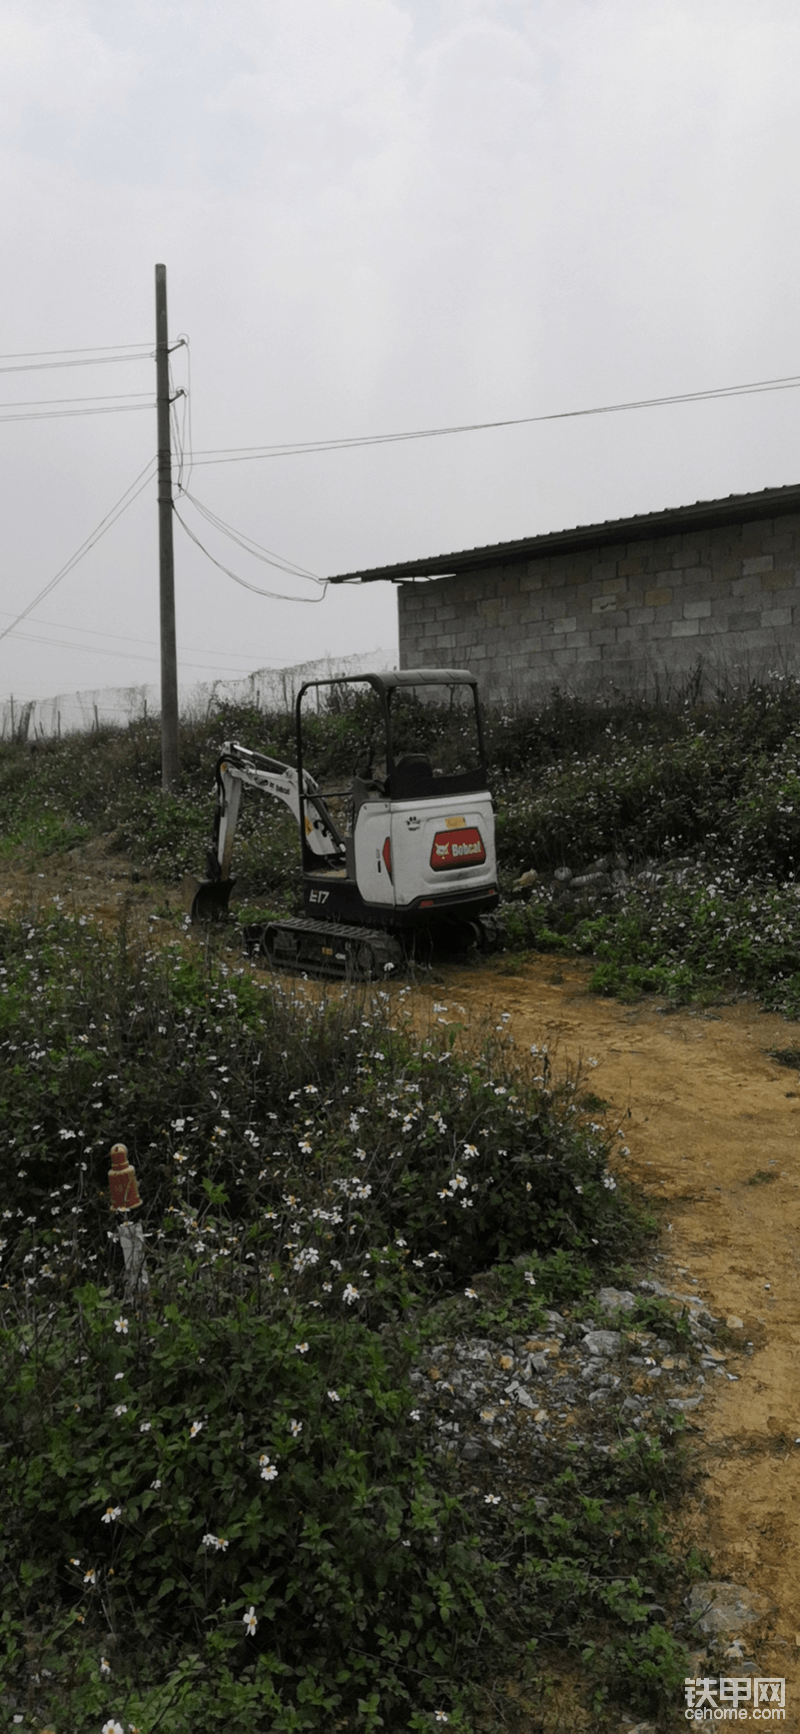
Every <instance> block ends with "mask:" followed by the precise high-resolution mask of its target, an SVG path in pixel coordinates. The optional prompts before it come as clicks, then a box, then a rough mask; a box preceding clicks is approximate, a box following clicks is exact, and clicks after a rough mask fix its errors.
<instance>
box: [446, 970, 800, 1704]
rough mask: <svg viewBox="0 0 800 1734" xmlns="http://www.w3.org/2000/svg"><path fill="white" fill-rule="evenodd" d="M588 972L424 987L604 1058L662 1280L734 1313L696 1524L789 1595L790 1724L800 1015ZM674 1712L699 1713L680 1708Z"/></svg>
mask: <svg viewBox="0 0 800 1734" xmlns="http://www.w3.org/2000/svg"><path fill="white" fill-rule="evenodd" d="M589 973H590V970H589V965H588V964H584V963H582V962H578V961H574V962H573V961H567V962H564V961H561V960H559V961H558V962H557V963H555V962H554V960H553V959H552V958H551V957H541V956H538V957H532V958H531V959H530V960H529V961H527V962H525V963H524V964H522V965H521V966H520V967H519V969H518V970H517V971H516V972H515V973H514V974H507V973H504V961H503V959H502V958H499V959H497V960H495V961H493V962H492V963H490V964H488V965H484V966H482V967H480V968H477V969H463V968H460V969H453V970H452V971H448V972H446V974H445V975H444V976H443V977H442V978H441V979H440V980H439V981H438V983H437V984H436V986H435V988H434V987H431V988H430V989H428V988H427V987H425V988H418V989H417V994H418V995H419V994H422V995H423V996H426V997H427V995H428V994H429V993H430V996H431V998H436V1000H437V1001H438V1002H446V1003H447V1004H448V1007H449V1008H452V1007H453V1005H454V1002H458V1003H459V1004H460V1005H461V1006H463V1007H464V1008H465V1009H466V1011H467V1014H468V1017H469V1019H470V1021H472V1022H476V1023H477V1022H479V1021H480V1020H481V1019H484V1018H486V1017H487V1016H489V1015H492V1014H496V1016H495V1021H498V1019H499V1016H500V1015H501V1014H502V1013H503V1012H507V1013H509V1014H510V1029H511V1032H512V1035H513V1037H514V1040H515V1041H516V1043H517V1045H518V1046H519V1048H520V1049H521V1050H522V1051H524V1050H525V1048H527V1047H529V1046H530V1044H531V1043H532V1042H536V1043H538V1044H539V1045H540V1046H541V1045H542V1043H543V1042H544V1043H547V1044H548V1046H549V1048H550V1051H551V1053H552V1052H553V1051H554V1050H557V1053H558V1055H559V1057H560V1058H561V1060H562V1061H565V1060H570V1061H576V1060H578V1059H583V1060H584V1061H586V1060H587V1059H588V1058H589V1057H590V1056H591V1057H592V1058H594V1059H596V1060H597V1062H598V1063H597V1066H596V1067H595V1068H592V1069H591V1071H590V1072H589V1074H588V1077H589V1079H590V1087H591V1089H592V1091H593V1092H594V1093H595V1094H596V1095H597V1096H598V1097H599V1098H601V1099H602V1100H604V1101H605V1102H607V1104H608V1110H607V1111H608V1113H609V1115H610V1116H611V1118H612V1119H613V1118H614V1116H616V1117H617V1118H618V1120H619V1123H620V1125H621V1126H622V1127H623V1129H624V1132H625V1146H626V1147H627V1149H628V1150H629V1152H630V1154H629V1155H628V1156H623V1155H618V1156H617V1158H616V1166H617V1171H618V1173H621V1174H626V1175H628V1176H630V1177H632V1178H634V1179H635V1180H636V1182H637V1184H639V1185H640V1186H641V1187H642V1189H643V1190H644V1191H645V1192H646V1193H647V1194H648V1195H649V1196H650V1197H651V1198H652V1199H653V1200H654V1201H655V1202H656V1203H657V1204H659V1205H660V1206H661V1207H662V1209H663V1216H664V1251H665V1253H666V1254H667V1260H666V1261H665V1263H663V1264H662V1265H660V1266H659V1276H660V1278H661V1280H662V1281H664V1282H665V1283H668V1284H669V1286H670V1287H672V1288H675V1289H677V1290H684V1291H685V1292H687V1293H691V1294H698V1295H701V1296H702V1298H703V1300H704V1301H705V1303H706V1304H707V1306H708V1307H709V1308H710V1310H711V1312H712V1313H713V1314H714V1315H715V1316H716V1317H717V1318H719V1319H720V1320H722V1321H726V1320H730V1321H732V1323H731V1328H730V1349H729V1352H728V1358H727V1360H726V1362H725V1363H724V1371H723V1372H721V1373H720V1374H719V1375H718V1376H716V1377H713V1376H709V1378H708V1382H707V1398H706V1402H705V1403H704V1404H703V1408H702V1410H701V1411H700V1414H699V1416H695V1417H692V1426H693V1428H696V1440H697V1447H696V1448H697V1451H698V1454H699V1458H700V1463H701V1467H702V1469H703V1472H704V1479H703V1483H702V1489H703V1490H702V1494H701V1497H700V1498H699V1500H698V1502H697V1504H696V1506H695V1509H694V1510H693V1511H692V1513H691V1514H690V1518H689V1523H688V1534H689V1535H690V1536H691V1539H693V1540H694V1541H695V1543H696V1544H697V1545H698V1546H701V1547H703V1548H704V1549H705V1550H706V1551H707V1552H708V1554H709V1555H710V1556H711V1561H712V1575H713V1576H714V1577H715V1578H725V1579H731V1580H733V1581H734V1582H736V1583H743V1584H746V1585H747V1586H748V1587H749V1588H750V1589H751V1590H754V1591H758V1592H761V1593H763V1594H764V1595H766V1596H767V1597H768V1598H769V1600H770V1602H771V1603H772V1604H773V1605H774V1607H775V1609H776V1610H777V1611H776V1614H775V1617H774V1620H773V1621H772V1622H771V1625H772V1632H771V1635H770V1637H769V1638H767V1639H766V1640H765V1641H764V1642H762V1643H761V1644H759V1646H758V1660H759V1664H760V1666H761V1668H762V1671H763V1672H764V1673H774V1674H778V1675H783V1676H785V1678H786V1696H787V1711H786V1722H785V1724H783V1725H784V1726H786V1727H787V1728H795V1729H798V1728H800V1715H799V1714H798V1711H800V1656H799V1655H798V1644H800V1443H796V1441H797V1440H800V1390H799V1389H798V1379H799V1375H800V1296H799V1295H798V1276H799V1275H800V1159H799V1156H800V1146H799V1143H798V1140H799V1139H800V1075H798V1072H796V1071H794V1070H792V1069H791V1068H790V1067H787V1066H786V1065H781V1064H778V1063H776V1061H775V1060H773V1059H772V1058H771V1057H770V1055H769V1052H768V1050H769V1049H771V1048H773V1049H778V1050H780V1049H784V1050H785V1049H789V1048H791V1047H792V1046H794V1045H796V1043H795V1035H794V1031H793V1026H792V1025H789V1024H787V1023H786V1021H785V1020H784V1019H783V1018H781V1017H777V1016H774V1015H772V1014H765V1013H763V1012H762V1011H761V1010H760V1009H759V1007H758V1005H756V1004H753V1003H745V1004H737V1005H730V1006H722V1007H719V1008H716V1009H715V1010H713V1011H696V1010H693V1009H684V1010H680V1011H674V1010H670V1009H669V1008H664V1007H663V1006H661V1005H659V1004H657V1003H653V1002H651V1001H644V1002H642V1003H640V1004H638V1005H635V1006H627V1005H622V1004H620V1003H619V1002H618V1001H615V1000H605V999H599V998H598V997H597V996H596V995H594V994H591V993H590V992H589V991H588V988H587V981H588V976H589ZM437 1015H440V1016H441V1015H448V1014H444V1013H439V1014H437ZM449 1015H451V1016H452V1015H456V1016H457V1015H459V1014H457V1013H454V1012H453V1011H452V1009H451V1010H450V1012H449ZM665 1272H666V1274H665ZM735 1321H740V1323H736V1322H735ZM748 1344H752V1348H748ZM728 1373H732V1374H733V1375H734V1379H729V1377H728ZM730 1671H731V1672H732V1673H735V1672H736V1668H735V1664H734V1663H733V1662H731V1664H730ZM675 1726H676V1728H677V1727H678V1726H686V1724H685V1722H684V1720H683V1715H682V1711H679V1712H677V1713H676V1720H675Z"/></svg>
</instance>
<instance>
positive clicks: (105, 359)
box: [0, 344, 155, 373]
mask: <svg viewBox="0 0 800 1734" xmlns="http://www.w3.org/2000/svg"><path fill="white" fill-rule="evenodd" d="M55 353H56V354H57V353H59V352H58V351H56V352H55ZM154 353H155V352H154V350H153V346H152V344H151V345H150V348H149V350H148V351H147V353H146V354H145V355H142V354H136V355H134V354H133V353H132V352H131V353H129V354H126V355H87V356H86V358H85V359H84V360H74V361H21V362H18V363H15V364H14V366H13V367H0V373H42V372H45V371H46V370H47V369H49V368H55V367H111V366H115V365H116V363H117V362H118V361H152V359H153V355H154Z"/></svg>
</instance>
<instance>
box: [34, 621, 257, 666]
mask: <svg viewBox="0 0 800 1734" xmlns="http://www.w3.org/2000/svg"><path fill="white" fill-rule="evenodd" d="M0 615H2V616H4V617H5V616H8V615H9V610H8V609H7V608H0ZM28 624H29V626H51V627H53V628H54V630H55V631H56V632H62V631H63V632H80V633H85V634H86V635H87V636H88V637H89V638H112V639H114V641H115V642H116V643H119V644H145V645H147V647H148V649H149V650H157V649H158V639H157V638H135V637H134V636H133V634H132V633H130V632H99V631H98V630H97V629H96V628H95V627H92V626H78V625H77V623H76V622H75V621H66V620H44V619H42V616H41V615H34V616H33V618H31V617H30V616H29V617H28ZM12 636H13V637H14V638H26V639H28V640H30V641H31V642H32V643H33V642H35V643H38V644H61V643H62V640H61V639H60V638H53V639H51V638H36V639H35V638H34V634H33V633H31V632H14V633H12ZM69 648H71V649H73V650H81V649H85V650H88V651H91V652H92V654H94V653H95V652H96V653H97V654H99V655H100V656H102V655H103V653H104V651H105V648H106V647H105V645H103V644H87V645H80V644H75V645H72V646H70V647H69ZM184 650H188V651H191V652H193V653H194V654H195V655H197V656H213V655H214V651H213V650H208V649H206V647H205V646H204V645H199V644H186V645H184ZM228 655H229V656H236V657H239V659H240V660H241V661H242V662H246V663H247V665H248V667H249V665H250V663H251V661H252V658H251V657H250V656H249V654H248V653H247V652H246V651H228Z"/></svg>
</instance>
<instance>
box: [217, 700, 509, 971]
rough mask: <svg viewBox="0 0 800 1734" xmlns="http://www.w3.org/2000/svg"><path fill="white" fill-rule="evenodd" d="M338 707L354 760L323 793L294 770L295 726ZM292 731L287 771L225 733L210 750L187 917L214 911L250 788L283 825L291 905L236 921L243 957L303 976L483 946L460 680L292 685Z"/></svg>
mask: <svg viewBox="0 0 800 1734" xmlns="http://www.w3.org/2000/svg"><path fill="white" fill-rule="evenodd" d="M349 689H360V691H353V692H350V691H349ZM348 704H349V705H350V706H351V707H353V706H354V705H355V706H356V707H360V708H357V709H356V710H355V711H354V714H355V715H357V716H358V717H359V719H362V720H363V726H364V729H365V731H366V735H367V738H366V740H365V743H364V747H363V752H362V754H361V757H362V759H363V762H360V763H359V765H358V767H357V769H356V770H355V772H354V775H353V778H352V781H351V782H350V783H349V784H348V786H347V787H335V786H332V787H330V788H324V789H323V788H321V787H320V786H319V785H318V783H317V782H315V780H314V778H313V777H312V776H311V775H310V773H309V772H308V771H307V770H306V769H305V765H304V758H305V749H306V745H307V735H308V733H309V722H310V719H313V718H314V716H315V712H316V713H319V712H320V711H329V710H331V709H333V710H335V709H336V708H337V707H340V708H343V707H347V705H348ZM310 726H311V730H312V731H313V721H311V724H310ZM295 730H296V764H295V765H294V766H293V765H288V764H284V763H282V762H281V761H280V760H277V759H273V758H270V757H269V756H268V755H266V754H264V753H259V752H254V751H252V750H250V749H249V748H247V747H245V746H242V745H241V744H240V743H239V742H237V741H227V742H226V743H225V745H224V746H223V748H222V752H221V754H220V758H219V761H218V763H217V770H216V785H217V809H216V815H215V819H214V832H213V841H212V845H211V848H210V849H209V852H208V858H207V865H208V877H207V879H206V880H205V881H204V882H202V883H198V882H197V881H196V880H190V881H189V882H188V905H189V909H190V913H191V916H192V919H193V920H199V921H205V920H212V919H214V918H216V917H218V916H220V915H223V914H225V912H226V911H227V909H228V900H229V898H230V894H231V891H232V889H233V886H234V884H235V880H234V879H232V878H231V863H232V857H233V844H234V836H235V832H236V823H237V819H238V816H239V806H240V802H241V797H242V791H243V790H245V789H251V790H255V791H257V792H258V793H259V794H263V795H272V796H273V797H274V798H276V799H277V800H279V801H282V802H284V803H285V805H286V806H287V807H289V809H290V810H291V812H292V813H293V815H294V818H295V820H296V821H297V825H298V831H299V840H300V868H301V875H302V886H303V904H304V911H305V913H304V914H303V915H302V916H295V917H293V916H287V917H275V918H272V919H267V920H264V921H260V922H256V923H253V924H250V925H249V926H248V927H246V928H245V930H244V932H245V940H246V943H247V946H248V949H249V950H250V952H251V954H252V953H260V954H261V955H264V956H266V957H267V958H268V959H269V960H270V961H271V962H272V963H273V964H274V965H275V966H276V967H278V968H288V969H295V970H298V969H299V970H303V971H307V972H308V973H309V974H313V975H329V976H343V977H348V976H354V975H355V976H362V977H367V978H374V977H376V976H380V975H383V974H385V973H390V972H392V971H398V972H399V971H400V970H401V969H402V967H403V965H404V963H405V961H406V959H407V958H408V957H410V956H414V957H417V958H419V959H421V960H425V959H426V958H427V957H429V956H430V954H431V951H432V949H433V946H434V944H435V943H436V942H437V940H439V939H444V941H445V942H446V943H448V944H449V945H450V946H453V947H458V946H459V945H463V946H466V945H471V944H477V945H478V946H479V947H480V948H481V949H482V950H492V949H494V948H495V947H496V945H497V943H498V939H499V931H498V927H497V923H496V921H495V920H494V918H493V914H492V911H493V910H494V909H495V908H496V906H497V903H498V889H497V865H496V857H495V836H494V813H493V808H492V798H491V795H490V794H489V791H488V788H487V777H486V759H485V751H484V743H483V730H482V725H481V713H480V705H479V700H478V687H477V681H476V680H475V678H474V676H473V675H472V674H470V673H469V672H468V671H467V670H466V669H404V670H402V671H401V672H399V673H398V672H387V673H383V674H364V675H351V676H346V677H343V678H341V679H338V680H336V679H331V680H313V681H306V682H305V684H304V685H303V686H302V687H301V688H300V690H299V692H298V695H297V700H296V705H295Z"/></svg>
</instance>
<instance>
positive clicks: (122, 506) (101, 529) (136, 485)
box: [0, 458, 156, 639]
mask: <svg viewBox="0 0 800 1734" xmlns="http://www.w3.org/2000/svg"><path fill="white" fill-rule="evenodd" d="M155 463H156V461H155V458H149V459H148V461H147V463H146V464H145V467H144V469H143V470H140V471H139V474H138V476H136V477H135V479H134V480H133V481H132V482H131V484H130V487H128V488H126V489H125V492H124V494H122V495H121V496H120V498H119V499H118V500H117V502H116V505H114V506H112V507H111V510H110V512H106V515H105V517H104V518H101V519H100V523H99V524H98V525H97V526H96V528H95V529H94V530H92V532H91V534H90V535H88V536H87V537H86V540H85V542H82V543H81V545H80V547H79V548H77V549H76V551H75V553H74V554H72V555H70V558H69V560H67V561H66V562H65V564H64V565H63V566H62V567H61V568H60V570H59V571H58V572H56V575H55V577H54V578H51V579H50V580H49V582H48V583H47V584H45V585H43V587H42V589H41V590H40V591H39V594H38V596H34V598H33V601H32V602H29V603H28V606H27V608H23V609H22V611H21V613H19V614H17V615H16V616H15V618H14V619H13V620H12V622H11V625H10V626H4V627H3V628H2V630H0V639H3V638H8V636H9V633H11V632H13V631H14V628H15V626H19V623H20V621H21V620H27V617H28V615H29V614H32V613H33V610H34V608H37V607H38V605H39V603H40V602H43V601H44V599H45V597H46V596H49V595H50V592H51V590H55V587H56V585H57V584H60V583H61V580H62V578H66V576H67V573H68V572H71V571H72V570H73V568H74V567H75V566H77V565H78V563H79V562H80V561H81V560H83V559H84V557H85V556H86V555H87V554H88V553H89V552H90V551H91V549H92V548H93V547H94V546H95V544H96V543H97V542H99V541H100V539H101V537H102V536H105V535H106V533H107V531H108V530H110V529H111V526H112V524H115V523H116V521H117V519H118V518H121V517H122V514H123V512H127V510H128V507H129V506H132V505H133V502H134V500H136V499H138V497H139V495H140V494H141V493H142V492H143V491H144V489H145V488H146V487H147V484H148V482H149V481H150V480H151V478H152V475H153V474H154V473H155Z"/></svg>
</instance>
